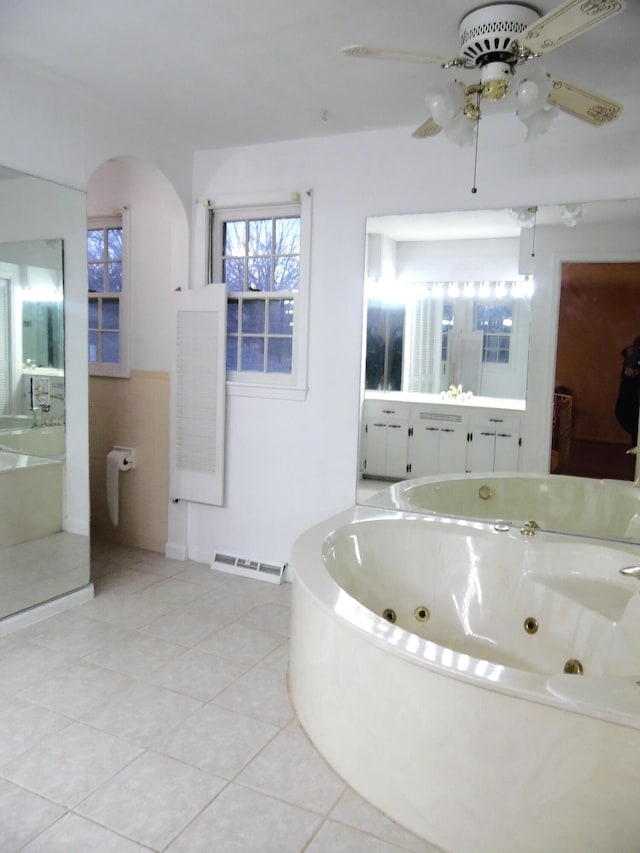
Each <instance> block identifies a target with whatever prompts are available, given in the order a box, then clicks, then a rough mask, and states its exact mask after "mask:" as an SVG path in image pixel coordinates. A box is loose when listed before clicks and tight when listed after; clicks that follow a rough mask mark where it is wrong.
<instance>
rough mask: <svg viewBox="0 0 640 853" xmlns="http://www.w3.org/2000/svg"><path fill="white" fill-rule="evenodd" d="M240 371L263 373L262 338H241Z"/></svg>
mask: <svg viewBox="0 0 640 853" xmlns="http://www.w3.org/2000/svg"><path fill="white" fill-rule="evenodd" d="M240 357H241V365H240V370H257V371H259V372H261V373H262V372H263V371H264V338H243V339H242V353H241V356H240Z"/></svg>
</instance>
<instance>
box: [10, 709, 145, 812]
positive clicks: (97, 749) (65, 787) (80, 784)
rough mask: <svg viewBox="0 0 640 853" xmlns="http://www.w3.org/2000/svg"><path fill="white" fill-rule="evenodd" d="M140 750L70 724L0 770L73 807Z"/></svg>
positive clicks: (50, 797) (25, 786)
mask: <svg viewBox="0 0 640 853" xmlns="http://www.w3.org/2000/svg"><path fill="white" fill-rule="evenodd" d="M141 753H142V750H141V749H140V748H139V747H136V746H134V745H133V744H130V743H127V742H126V741H123V740H120V739H118V738H114V737H111V735H108V734H105V733H104V732H99V731H97V730H96V729H92V728H89V726H84V725H82V724H81V723H72V724H71V725H70V726H68V727H67V728H66V729H63V730H62V731H61V732H59V733H58V734H56V735H53V736H50V737H48V738H44V739H43V740H41V741H40V742H39V744H38V746H37V747H36V748H34V749H31V750H29V752H27V753H25V754H24V755H21V756H19V757H18V758H16V759H15V760H14V761H11V762H10V763H9V764H5V765H4V767H3V768H2V771H1V772H2V775H3V776H4V777H5V778H7V779H9V780H11V781H12V782H15V783H16V784H17V785H22V786H23V787H24V788H27V789H28V790H30V791H33V792H34V793H35V794H41V795H42V796H43V797H47V798H48V799H50V800H53V801H54V802H56V803H60V804H61V805H65V806H68V807H69V808H73V806H75V805H77V804H78V803H79V802H80V801H81V800H83V799H84V798H85V797H86V796H88V795H89V794H90V793H91V792H92V791H95V789H96V788H98V787H99V786H100V785H102V784H103V783H104V782H106V781H107V780H108V779H110V778H111V777H112V776H113V775H114V773H117V772H118V771H119V770H121V769H122V768H123V767H125V766H126V765H127V764H129V763H130V762H131V761H133V760H134V759H135V758H137V757H138V756H139V755H140V754H141Z"/></svg>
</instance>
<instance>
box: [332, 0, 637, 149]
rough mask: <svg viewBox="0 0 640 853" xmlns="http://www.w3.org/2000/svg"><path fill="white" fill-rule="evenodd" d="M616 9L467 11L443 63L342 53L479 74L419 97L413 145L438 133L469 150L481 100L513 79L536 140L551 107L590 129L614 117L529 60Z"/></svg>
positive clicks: (618, 2) (569, 6)
mask: <svg viewBox="0 0 640 853" xmlns="http://www.w3.org/2000/svg"><path fill="white" fill-rule="evenodd" d="M624 9H626V2H625V0H565V2H564V3H561V4H560V5H559V6H558V7H557V8H556V9H554V10H553V11H551V12H549V13H548V14H546V15H544V16H542V17H540V15H539V13H538V12H537V11H536V10H535V9H533V8H532V7H531V6H529V5H526V4H523V3H493V4H491V5H487V6H482V7H481V8H479V9H476V10H474V11H472V12H470V13H469V14H467V15H465V17H464V18H463V19H462V21H461V22H460V31H459V35H460V43H461V51H460V55H459V56H455V57H451V58H447V57H442V56H431V55H428V54H421V53H411V52H409V51H404V50H392V49H389V48H379V47H371V46H369V45H353V46H351V47H345V48H343V49H342V52H343V53H344V54H345V55H346V56H353V57H360V58H365V59H388V60H397V61H401V62H420V63H428V64H435V65H440V66H441V67H442V68H453V69H471V70H475V71H479V72H480V80H479V82H476V83H471V84H470V85H467V84H465V83H462V82H460V81H458V80H456V81H455V82H453V83H451V84H449V85H448V86H446V87H444V88H443V89H441V90H440V91H438V92H436V93H433V94H431V95H429V96H427V108H428V110H429V117H428V118H427V120H426V121H424V122H423V123H422V124H421V125H420V127H418V128H417V129H416V130H415V131H414V132H413V136H414V137H416V138H418V139H422V138H425V137H430V136H435V135H436V134H438V133H440V131H441V130H443V129H445V135H446V136H447V137H448V138H449V139H450V140H451V141H452V142H457V143H459V144H472V143H473V140H474V138H475V135H476V131H477V124H478V121H479V119H480V117H481V103H482V101H483V100H484V101H499V100H501V99H502V98H504V97H506V95H507V93H508V92H509V88H510V84H511V82H512V81H513V80H514V78H515V79H516V84H517V91H516V101H517V113H518V117H519V118H520V119H521V120H522V121H523V122H524V123H525V125H526V126H527V128H528V131H529V135H533V136H536V135H539V134H541V133H544V132H545V131H546V130H548V128H549V127H550V125H551V122H552V120H553V118H554V116H555V115H556V114H557V112H558V109H560V110H563V111H564V112H567V113H569V114H570V115H572V116H575V117H576V118H579V119H582V120H583V121H586V122H588V123H589V124H591V125H594V126H600V125H603V124H607V123H608V122H611V121H613V120H614V119H615V118H617V117H618V116H619V115H620V113H621V112H622V106H621V105H620V104H618V103H616V102H615V101H612V100H610V99H609V98H605V97H603V96H601V95H597V94H595V93H594V92H589V91H586V90H585V89H582V88H580V87H579V86H576V85H574V84H573V83H568V82H566V81H565V80H556V79H553V78H552V77H551V76H550V75H548V74H547V73H546V71H545V70H544V69H543V68H541V67H539V66H537V64H536V63H535V62H531V60H535V59H538V58H539V57H541V56H543V55H544V54H547V53H549V52H550V51H552V50H555V48H557V47H560V46H562V45H563V44H564V43H565V42H567V41H569V40H570V39H572V38H575V37H576V36H579V35H581V34H582V33H584V32H586V31H587V30H589V29H591V28H592V27H595V26H597V25H598V24H601V23H603V22H604V21H606V20H608V19H609V18H611V17H612V16H613V15H617V14H618V13H620V12H622V11H624ZM530 62H531V65H528V63H530ZM524 66H526V67H524ZM512 88H514V87H512Z"/></svg>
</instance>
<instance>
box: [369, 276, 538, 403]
mask: <svg viewBox="0 0 640 853" xmlns="http://www.w3.org/2000/svg"><path fill="white" fill-rule="evenodd" d="M520 303H522V304H520ZM366 334H367V344H366V361H365V390H367V391H400V392H403V393H412V394H414V393H416V394H439V393H441V392H443V391H446V390H447V388H449V386H450V385H451V384H455V385H457V384H462V385H463V387H464V388H465V389H466V390H470V391H472V392H473V393H474V394H476V395H478V394H482V393H483V391H485V390H486V388H487V387H492V388H494V387H495V388H498V387H505V388H506V387H507V386H506V385H505V382H508V383H510V384H511V385H515V386H517V385H519V384H522V382H523V381H524V380H523V379H522V378H521V377H519V375H516V374H517V373H518V370H520V367H519V366H518V365H517V364H516V361H517V349H518V340H519V338H520V339H521V340H523V341H526V340H527V339H528V334H529V326H528V300H519V299H518V300H513V299H510V298H508V297H507V298H502V297H501V298H491V297H489V298H487V297H486V296H484V295H482V296H478V297H476V298H470V297H469V296H465V295H463V294H462V293H459V295H456V294H453V295H451V294H450V293H447V292H446V290H445V292H444V293H443V294H442V295H438V294H437V293H434V288H433V286H432V285H431V284H429V283H426V284H420V283H413V284H412V285H411V288H410V290H407V291H405V293H404V298H403V301H401V302H398V301H397V300H395V301H387V300H385V299H384V298H383V297H380V296H378V295H375V296H370V297H369V298H368V300H367V333H366ZM523 351H524V348H523ZM487 370H488V371H489V373H487ZM505 371H506V372H505ZM507 373H508V375H507ZM512 374H513V375H512ZM512 393H513V395H514V396H517V390H516V389H515V387H514V392H512Z"/></svg>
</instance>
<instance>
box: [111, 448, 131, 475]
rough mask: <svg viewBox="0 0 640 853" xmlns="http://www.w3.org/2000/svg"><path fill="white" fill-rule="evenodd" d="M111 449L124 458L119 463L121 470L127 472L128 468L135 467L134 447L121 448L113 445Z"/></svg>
mask: <svg viewBox="0 0 640 853" xmlns="http://www.w3.org/2000/svg"><path fill="white" fill-rule="evenodd" d="M112 449H113V450H115V451H117V452H118V453H123V454H124V458H123V460H122V462H121V466H122V468H121V470H123V471H127V470H129V468H135V467H136V449H135V447H123V446H122V445H120V444H114V445H113V448H112Z"/></svg>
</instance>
